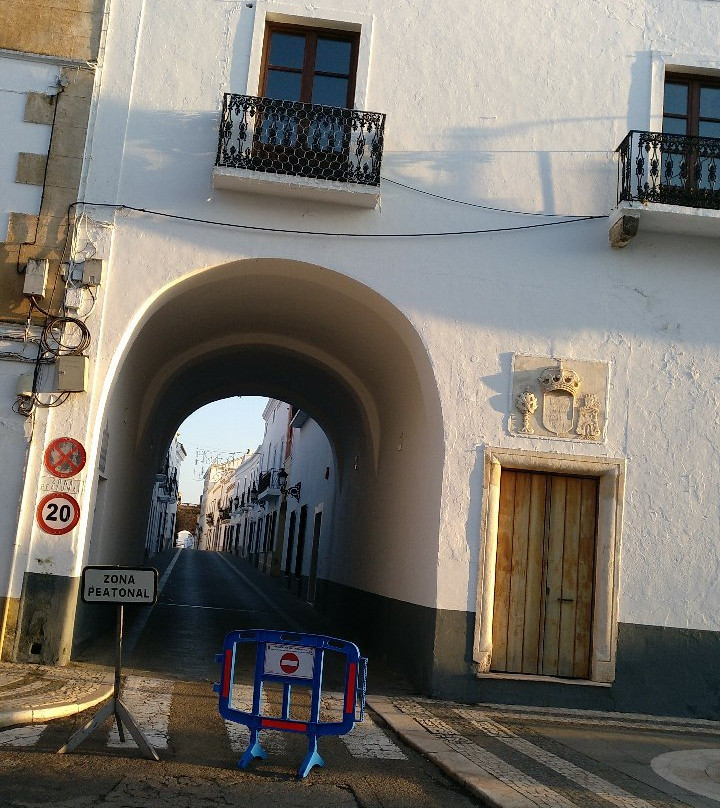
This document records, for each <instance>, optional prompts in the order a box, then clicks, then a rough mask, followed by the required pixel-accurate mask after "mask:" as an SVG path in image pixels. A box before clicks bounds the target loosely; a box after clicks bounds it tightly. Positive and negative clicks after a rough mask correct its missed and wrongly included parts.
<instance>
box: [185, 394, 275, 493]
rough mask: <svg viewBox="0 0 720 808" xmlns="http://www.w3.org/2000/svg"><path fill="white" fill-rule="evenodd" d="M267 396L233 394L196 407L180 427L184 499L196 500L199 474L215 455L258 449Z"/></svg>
mask: <svg viewBox="0 0 720 808" xmlns="http://www.w3.org/2000/svg"><path fill="white" fill-rule="evenodd" d="M267 401H268V400H267V399H266V398H259V397H257V396H242V397H241V396H233V397H232V398H224V399H221V400H220V401H214V402H213V403H212V404H208V405H207V406H205V407H201V408H200V409H199V410H196V411H195V412H194V413H193V414H192V415H191V416H190V417H189V418H187V419H186V420H185V421H184V422H183V423H182V425H181V426H180V429H178V434H179V435H180V443H182V445H183V446H184V447H185V451H186V452H187V457H186V458H185V460H184V462H183V463H182V465H181V466H180V495H181V497H182V501H183V502H187V503H190V504H197V503H199V502H200V496H201V494H202V489H203V481H202V475H203V473H204V472H205V470H206V469H207V467H208V465H209V464H210V462H211V461H212V459H213V458H214V457H215V456H216V455H224V458H221V459H226V458H227V455H228V453H230V452H237V453H239V454H242V453H243V452H245V451H247V450H248V449H257V447H258V446H259V445H260V444H261V443H262V439H263V435H264V433H265V421H263V417H262V412H263V410H264V409H265V405H266V404H267Z"/></svg>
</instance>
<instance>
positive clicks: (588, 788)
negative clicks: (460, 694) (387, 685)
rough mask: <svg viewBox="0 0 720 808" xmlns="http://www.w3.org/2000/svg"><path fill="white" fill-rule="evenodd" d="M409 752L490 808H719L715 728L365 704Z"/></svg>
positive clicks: (656, 720)
mask: <svg viewBox="0 0 720 808" xmlns="http://www.w3.org/2000/svg"><path fill="white" fill-rule="evenodd" d="M368 704H369V705H370V707H371V708H372V709H373V710H375V711H376V712H377V713H378V714H379V715H380V716H381V717H382V718H383V719H384V721H385V722H386V723H387V724H388V726H390V727H391V728H392V729H393V730H395V732H397V734H398V735H399V736H400V737H401V738H402V739H403V740H404V741H405V742H406V743H407V744H408V745H409V746H412V747H413V748H415V749H416V750H418V751H419V752H421V753H422V754H423V755H425V756H426V757H427V758H429V759H430V760H432V761H433V762H434V763H436V764H437V765H438V766H439V767H440V768H441V769H443V770H444V771H445V772H446V773H447V774H448V775H449V776H451V777H453V778H454V779H456V780H458V781H460V782H461V783H463V784H464V785H465V786H466V787H467V788H468V789H469V790H470V791H472V792H473V793H474V794H475V795H476V796H478V797H479V798H480V802H481V804H482V805H491V806H499V807H500V808H540V806H542V808H585V806H590V807H592V808H601V806H602V808H609V806H617V808H661V807H662V808H665V806H677V805H690V806H694V807H695V808H711V807H712V806H716V808H717V806H718V804H719V803H720V723H718V722H716V721H705V720H693V719H681V718H667V717H657V716H647V715H630V714H624V713H600V712H594V711H583V710H559V709H544V708H529V707H518V706H504V705H489V704H485V705H475V706H468V705H463V704H456V703H452V702H441V701H436V700H433V699H425V698H407V697H395V696H392V697H383V696H374V697H371V698H370V699H369V701H368Z"/></svg>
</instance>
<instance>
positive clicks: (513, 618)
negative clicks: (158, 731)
mask: <svg viewBox="0 0 720 808" xmlns="http://www.w3.org/2000/svg"><path fill="white" fill-rule="evenodd" d="M597 492H598V482H597V479H595V478H588V477H570V476H564V475H559V474H541V473H536V472H524V471H514V470H510V469H503V472H502V476H501V478H500V512H499V519H498V542H497V560H496V569H495V607H494V613H493V653H492V663H491V669H492V670H494V671H504V672H508V673H528V674H543V675H546V676H560V677H565V678H581V679H586V678H589V676H590V643H591V629H592V602H593V582H594V578H595V535H596V526H597Z"/></svg>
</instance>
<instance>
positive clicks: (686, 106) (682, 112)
mask: <svg viewBox="0 0 720 808" xmlns="http://www.w3.org/2000/svg"><path fill="white" fill-rule="evenodd" d="M663 133H664V134H672V135H684V136H688V137H711V138H720V80H718V81H714V80H712V79H709V78H707V77H706V76H695V75H678V74H671V75H667V76H666V78H665V94H664V102H663ZM719 145H720V144H719ZM716 155H717V151H716V150H710V151H709V152H708V150H707V149H700V150H699V149H698V148H697V147H696V146H695V145H693V142H689V143H685V145H684V146H682V147H680V146H677V145H675V144H672V142H669V143H667V144H665V145H664V147H663V158H662V172H663V184H664V185H666V186H674V187H685V188H686V189H687V190H689V191H692V190H695V191H703V192H704V193H706V192H708V191H712V192H714V191H715V190H716V187H717V184H718V166H717V165H716V162H717V160H716Z"/></svg>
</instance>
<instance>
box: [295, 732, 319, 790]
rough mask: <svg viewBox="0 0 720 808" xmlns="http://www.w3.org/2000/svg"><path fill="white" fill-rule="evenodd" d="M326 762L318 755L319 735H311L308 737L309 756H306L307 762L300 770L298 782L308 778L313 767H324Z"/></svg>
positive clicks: (304, 761)
mask: <svg viewBox="0 0 720 808" xmlns="http://www.w3.org/2000/svg"><path fill="white" fill-rule="evenodd" d="M324 765H325V761H324V760H323V759H322V757H320V754H319V753H318V739H317V735H310V736H308V750H307V755H305V760H303V762H302V763H301V765H300V768H299V769H298V773H297V776H298V780H302V779H303V778H304V777H307V776H308V773H309V772H310V769H312V767H313V766H324Z"/></svg>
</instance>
